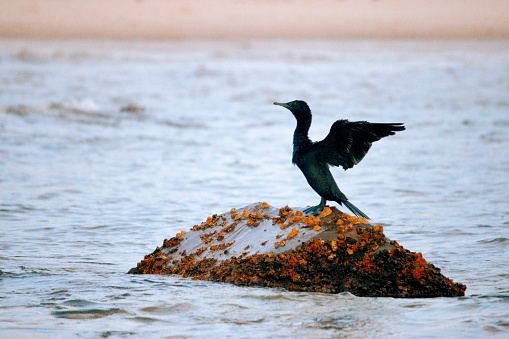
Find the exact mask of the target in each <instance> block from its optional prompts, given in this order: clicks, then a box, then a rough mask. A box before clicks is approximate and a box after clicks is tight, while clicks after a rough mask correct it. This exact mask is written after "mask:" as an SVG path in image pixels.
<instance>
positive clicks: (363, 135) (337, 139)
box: [314, 120, 405, 170]
mask: <svg viewBox="0 0 509 339" xmlns="http://www.w3.org/2000/svg"><path fill="white" fill-rule="evenodd" d="M404 129H405V126H403V124H402V123H381V124H379V123H370V122H367V121H355V122H351V121H348V120H338V121H336V122H335V123H334V124H333V125H332V127H331V129H330V132H329V134H328V135H327V137H326V138H325V139H323V140H322V141H319V142H317V143H315V144H314V147H316V150H317V156H318V159H319V160H320V161H323V162H326V163H328V164H330V165H332V166H342V167H343V168H344V169H345V170H347V169H349V168H352V167H353V166H354V165H356V164H358V163H359V162H360V161H361V160H362V159H363V158H364V156H365V155H366V153H368V151H369V149H370V147H371V144H372V143H373V142H375V141H378V140H380V139H382V138H383V137H386V136H389V135H394V133H396V132H398V131H403V130H404Z"/></svg>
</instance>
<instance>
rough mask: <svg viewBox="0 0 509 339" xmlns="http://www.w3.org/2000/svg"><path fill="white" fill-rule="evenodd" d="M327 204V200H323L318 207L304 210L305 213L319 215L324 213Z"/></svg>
mask: <svg viewBox="0 0 509 339" xmlns="http://www.w3.org/2000/svg"><path fill="white" fill-rule="evenodd" d="M326 202H327V200H325V199H324V198H322V200H320V203H319V204H318V205H316V206H312V207H308V208H306V209H305V210H304V213H306V214H313V215H318V213H320V212H321V211H323V208H324V207H325V203H326Z"/></svg>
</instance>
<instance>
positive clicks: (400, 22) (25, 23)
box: [0, 0, 509, 40]
mask: <svg viewBox="0 0 509 339" xmlns="http://www.w3.org/2000/svg"><path fill="white" fill-rule="evenodd" d="M0 8H1V11H0V12H1V13H0V37H1V38H35V39H39V38H40V39H52V38H56V39H82V38H98V39H142V40H143V39H147V40H151V39H153V40H157V39H293V38H295V39H315V38H318V39H354V38H370V39H372V38H377V39H391V38H405V39H407V38H412V39H437V38H440V39H465V38H466V39H471V38H473V39H498V38H509V3H508V2H507V1H506V0H484V1H478V0H448V1H440V0H426V1H423V0H421V1H417V0H360V1H354V0H317V1H306V0H244V1H238V0H237V1H236V0H219V1H208V0H194V1H190V0H181V1H166V0H87V1H82V0H0Z"/></svg>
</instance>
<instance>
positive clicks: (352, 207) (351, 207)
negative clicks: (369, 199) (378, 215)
mask: <svg viewBox="0 0 509 339" xmlns="http://www.w3.org/2000/svg"><path fill="white" fill-rule="evenodd" d="M341 202H342V203H343V204H344V205H345V206H346V207H347V208H348V209H349V210H350V211H352V212H353V214H355V215H356V216H358V217H363V218H364V219H367V220H369V217H368V216H367V215H366V214H364V212H362V211H361V210H360V209H358V208H357V207H355V205H354V204H352V203H351V202H349V201H348V200H343V201H341Z"/></svg>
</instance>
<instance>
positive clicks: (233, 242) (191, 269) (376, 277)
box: [129, 203, 466, 298]
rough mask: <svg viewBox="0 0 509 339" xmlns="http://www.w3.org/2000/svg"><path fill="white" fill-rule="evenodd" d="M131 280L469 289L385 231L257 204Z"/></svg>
mask: <svg viewBox="0 0 509 339" xmlns="http://www.w3.org/2000/svg"><path fill="white" fill-rule="evenodd" d="M129 273H132V274H178V275H180V276H183V277H191V278H194V279H199V280H210V281H217V282H228V283H232V284H235V285H242V286H266V287H279V288H285V289H288V290H291V291H312V292H325V293H339V292H344V291H348V292H350V293H352V294H354V295H357V296H366V297H398V298H426V297H454V296H462V295H464V294H465V290H466V286H465V285H463V284H460V283H455V282H453V281H452V280H451V279H449V278H447V277H445V276H443V275H442V274H441V273H440V269H439V268H437V267H435V266H434V265H432V264H430V263H428V262H427V261H426V260H425V259H424V258H423V257H422V255H421V254H420V253H414V252H411V251H409V250H406V249H405V248H403V247H402V246H401V245H399V244H398V243H397V242H396V241H392V240H390V239H387V238H386V237H385V235H384V233H383V227H382V226H380V225H372V224H369V223H368V222H367V220H365V219H363V218H357V217H353V216H350V215H348V214H346V213H343V212H341V211H339V210H338V209H337V208H335V207H331V208H329V207H326V208H325V209H324V211H323V212H321V213H320V215H319V216H318V217H315V216H306V215H304V214H303V213H302V211H300V210H296V209H295V210H294V209H292V208H289V207H288V206H286V207H283V208H280V209H278V208H274V207H272V206H270V205H268V204H267V203H256V204H253V205H250V206H246V207H244V208H239V209H235V208H232V209H231V210H230V212H228V213H224V214H221V215H212V216H210V217H208V218H207V220H206V221H204V222H202V223H201V224H200V225H195V226H193V227H192V228H191V229H190V230H189V231H182V232H180V233H178V234H177V235H175V236H174V237H173V238H171V239H169V240H168V239H165V240H164V242H163V245H162V246H161V247H157V248H156V250H155V251H154V252H153V253H152V254H149V255H146V256H145V258H144V259H143V260H142V261H141V262H139V263H138V264H137V266H136V267H135V268H132V269H131V270H130V271H129Z"/></svg>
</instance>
